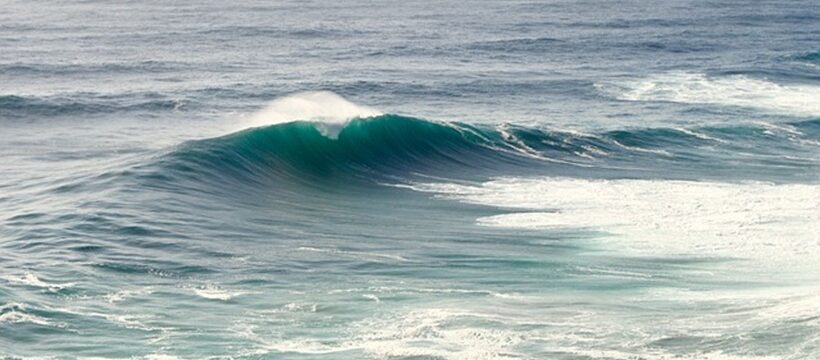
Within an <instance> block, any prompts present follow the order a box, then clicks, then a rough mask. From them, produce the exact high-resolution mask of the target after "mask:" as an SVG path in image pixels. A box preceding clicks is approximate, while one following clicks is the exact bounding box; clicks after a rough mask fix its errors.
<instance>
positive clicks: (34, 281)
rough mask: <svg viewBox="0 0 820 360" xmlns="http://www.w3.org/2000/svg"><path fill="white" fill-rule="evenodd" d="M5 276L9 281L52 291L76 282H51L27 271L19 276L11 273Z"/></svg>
mask: <svg viewBox="0 0 820 360" xmlns="http://www.w3.org/2000/svg"><path fill="white" fill-rule="evenodd" d="M3 278H4V279H6V280H8V281H11V282H15V283H19V284H24V285H28V286H32V287H38V288H44V289H48V290H49V291H52V292H56V291H60V290H62V289H64V288H67V287H71V286H74V283H50V282H45V281H43V280H40V278H38V277H37V276H36V275H34V274H32V273H30V272H26V273H24V274H22V275H19V276H11V275H9V276H4V277H3Z"/></svg>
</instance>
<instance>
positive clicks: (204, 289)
mask: <svg viewBox="0 0 820 360" xmlns="http://www.w3.org/2000/svg"><path fill="white" fill-rule="evenodd" d="M192 290H193V292H194V294H196V295H197V296H199V297H203V298H206V299H211V300H222V301H227V300H230V299H233V298H235V297H237V296H241V295H244V294H245V293H244V292H241V291H233V292H231V291H227V290H225V289H223V288H220V287H218V286H216V285H211V284H208V285H204V286H200V287H196V288H193V289H192Z"/></svg>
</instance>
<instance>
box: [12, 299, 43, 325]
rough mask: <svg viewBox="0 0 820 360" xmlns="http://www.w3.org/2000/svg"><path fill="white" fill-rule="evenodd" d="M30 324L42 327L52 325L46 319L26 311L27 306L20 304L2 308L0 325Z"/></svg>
mask: <svg viewBox="0 0 820 360" xmlns="http://www.w3.org/2000/svg"><path fill="white" fill-rule="evenodd" d="M20 323H29V324H36V325H42V326H51V325H52V324H51V323H50V322H49V321H48V320H46V319H45V318H42V317H39V316H37V315H34V314H30V313H28V312H27V311H26V306H25V305H23V304H19V303H12V304H6V305H3V306H0V324H20Z"/></svg>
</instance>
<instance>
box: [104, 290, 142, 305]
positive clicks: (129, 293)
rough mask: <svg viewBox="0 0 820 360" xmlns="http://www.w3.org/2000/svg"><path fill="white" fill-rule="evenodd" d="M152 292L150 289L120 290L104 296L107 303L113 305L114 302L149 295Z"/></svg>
mask: <svg viewBox="0 0 820 360" xmlns="http://www.w3.org/2000/svg"><path fill="white" fill-rule="evenodd" d="M151 292H153V290H152V289H151V288H141V289H129V290H120V291H117V292H113V293H110V294H107V295H105V300H106V301H108V302H109V303H111V304H113V303H116V302H120V301H123V300H125V299H128V298H131V297H134V296H140V295H148V294H151Z"/></svg>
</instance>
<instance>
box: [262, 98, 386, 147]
mask: <svg viewBox="0 0 820 360" xmlns="http://www.w3.org/2000/svg"><path fill="white" fill-rule="evenodd" d="M379 115H382V112H380V111H379V110H376V109H374V108H371V107H367V106H361V105H357V104H354V103H352V102H350V101H348V100H346V99H345V98H343V97H341V96H339V95H338V94H335V93H332V92H330V91H310V92H301V93H296V94H292V95H288V96H285V97H282V98H279V99H276V100H273V101H272V102H271V103H270V104H268V106H267V107H265V109H263V110H261V111H259V112H257V113H256V114H254V115H253V116H252V118H251V124H250V126H251V127H257V126H265V125H275V124H281V123H286V122H290V121H297V120H305V121H313V122H317V123H320V125H321V126H320V127H319V129H320V130H321V131H322V132H323V133H324V134H325V135H327V136H330V137H335V136H336V135H338V133H339V131H340V130H341V128H342V127H344V124H345V123H346V122H347V121H349V120H351V119H356V118H369V117H374V116H379Z"/></svg>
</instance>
